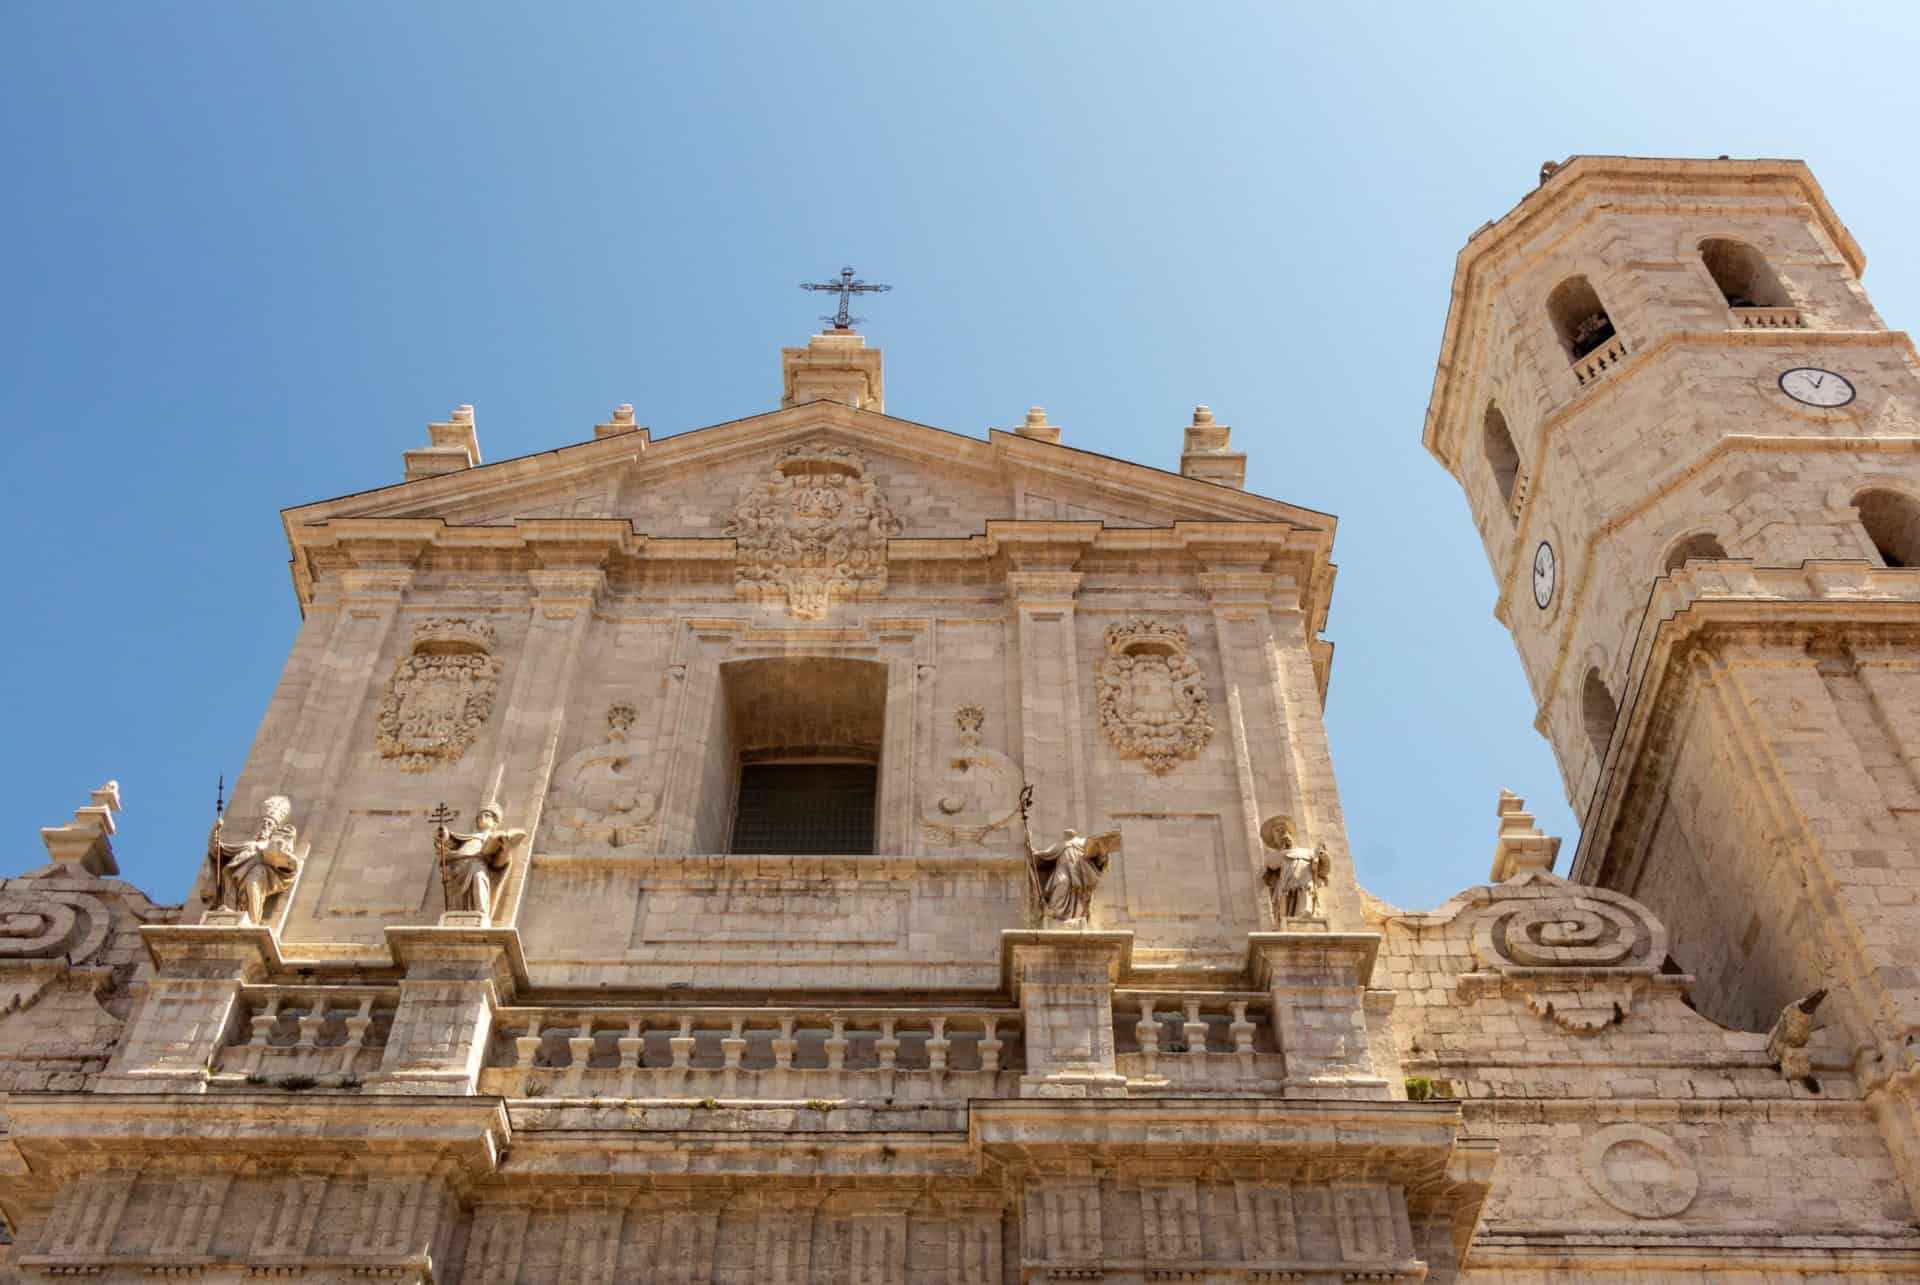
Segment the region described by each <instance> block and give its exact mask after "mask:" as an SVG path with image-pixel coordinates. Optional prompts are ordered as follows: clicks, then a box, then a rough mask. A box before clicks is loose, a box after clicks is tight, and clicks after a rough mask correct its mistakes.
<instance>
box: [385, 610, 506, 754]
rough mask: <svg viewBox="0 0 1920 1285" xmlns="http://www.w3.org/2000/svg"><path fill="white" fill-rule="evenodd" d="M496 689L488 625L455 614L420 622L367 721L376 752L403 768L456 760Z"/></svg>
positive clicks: (483, 720)
mask: <svg viewBox="0 0 1920 1285" xmlns="http://www.w3.org/2000/svg"><path fill="white" fill-rule="evenodd" d="M499 688H500V660H499V658H498V657H496V656H495V655H494V654H493V626H492V625H490V624H488V623H487V622H486V621H485V620H480V619H477V618H473V617H462V616H443V617H436V618H434V619H431V620H423V621H421V622H420V623H419V624H418V625H417V626H415V628H414V631H413V648H412V650H411V651H410V652H409V653H408V654H407V655H406V656H403V657H402V658H401V660H400V663H399V665H398V666H396V667H395V668H394V671H393V677H392V678H389V679H388V680H387V690H386V694H385V695H384V696H383V697H382V698H381V701H380V711H379V713H378V714H377V715H376V716H375V718H374V743H375V745H376V746H378V747H379V750H380V757H381V758H383V759H393V760H395V761H397V762H398V763H399V764H400V768H401V770H402V771H405V772H425V771H427V770H428V769H429V768H433V767H437V766H439V765H440V764H442V763H458V762H459V761H460V759H461V756H462V755H464V754H465V753H466V752H467V747H468V746H470V745H472V744H473V742H474V739H475V738H476V737H478V736H479V735H480V729H481V728H482V727H483V726H485V725H486V721H487V718H488V716H489V715H491V714H492V713H493V702H494V698H495V696H497V695H498V694H499Z"/></svg>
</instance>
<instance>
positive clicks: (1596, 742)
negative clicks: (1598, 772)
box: [1580, 668, 1619, 759]
mask: <svg viewBox="0 0 1920 1285" xmlns="http://www.w3.org/2000/svg"><path fill="white" fill-rule="evenodd" d="M1580 715H1581V717H1582V719H1584V720H1585V722H1586V725H1587V739H1588V740H1590V741H1592V742H1593V756H1594V758H1596V759H1604V758H1606V756H1607V742H1608V741H1610V740H1612V739H1613V724H1614V720H1615V719H1616V718H1618V717H1619V711H1618V710H1617V709H1616V708H1615V707H1614V703H1613V696H1612V694H1611V693H1609V692H1608V691H1607V685H1606V683H1605V682H1603V681H1602V680H1601V678H1600V671H1599V670H1598V669H1597V668H1595V669H1589V670H1587V682H1586V686H1585V687H1584V688H1583V689H1582V691H1581V693H1580Z"/></svg>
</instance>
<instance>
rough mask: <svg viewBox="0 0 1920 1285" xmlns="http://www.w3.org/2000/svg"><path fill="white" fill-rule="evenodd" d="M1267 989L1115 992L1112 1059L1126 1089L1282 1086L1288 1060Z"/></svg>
mask: <svg viewBox="0 0 1920 1285" xmlns="http://www.w3.org/2000/svg"><path fill="white" fill-rule="evenodd" d="M1271 1004H1272V999H1271V997H1270V996H1269V995H1268V994H1267V993H1266V992H1264V991H1245V992H1242V991H1206V992H1198V991H1149V990H1116V991H1115V992H1114V993H1113V1029H1114V1062H1115V1066H1116V1069H1117V1070H1119V1072H1120V1073H1121V1074H1122V1075H1124V1076H1126V1077H1127V1081H1128V1088H1129V1091H1133V1090H1137V1089H1141V1088H1145V1089H1148V1090H1150V1091H1151V1090H1154V1089H1159V1088H1162V1087H1165V1088H1172V1089H1178V1090H1180V1091H1182V1092H1189V1091H1195V1090H1206V1089H1215V1090H1220V1091H1233V1090H1245V1089H1248V1088H1252V1087H1256V1086H1258V1085H1262V1084H1265V1085H1278V1084H1279V1083H1280V1082H1281V1080H1282V1079H1283V1078H1284V1070H1285V1061H1284V1059H1283V1058H1282V1057H1281V1055H1280V1051H1279V1048H1278V1045H1277V1043H1276V1041H1275V1039H1274V1033H1273V1025H1272V1023H1271V1021H1269V1020H1267V1019H1268V1016H1269V1012H1268V1010H1269V1009H1270V1007H1271Z"/></svg>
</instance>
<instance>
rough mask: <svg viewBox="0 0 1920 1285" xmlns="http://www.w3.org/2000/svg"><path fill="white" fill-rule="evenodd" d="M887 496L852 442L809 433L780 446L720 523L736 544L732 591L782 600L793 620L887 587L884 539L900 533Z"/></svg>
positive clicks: (814, 616)
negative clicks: (810, 438) (729, 515)
mask: <svg viewBox="0 0 1920 1285" xmlns="http://www.w3.org/2000/svg"><path fill="white" fill-rule="evenodd" d="M900 529H901V528H900V520H899V519H898V518H896V517H895V516H894V515H893V509H892V508H891V507H890V506H889V505H888V504H887V497H886V496H884V495H882V494H881V493H880V488H879V486H878V485H876V484H875V482H874V481H873V479H872V478H870V477H868V476H867V462H866V459H865V457H864V456H862V455H861V454H860V452H859V451H857V450H855V449H854V448H853V447H851V446H846V445H843V444H840V443H836V442H831V441H827V440H825V439H815V440H813V441H808V442H798V443H795V444H794V445H791V446H788V447H786V448H784V449H783V450H781V451H780V452H779V453H778V454H777V455H775V456H774V458H773V466H772V467H771V468H770V469H768V470H767V473H766V474H765V476H763V477H761V478H758V479H756V480H754V481H752V482H750V483H748V484H747V485H746V486H745V487H744V488H743V489H742V490H741V492H740V498H739V500H738V501H737V502H736V503H735V505H734V510H733V517H732V518H731V519H730V520H729V521H728V523H727V525H726V527H725V528H724V529H723V532H722V533H723V534H725V535H730V536H732V537H733V539H734V544H735V551H736V552H735V558H736V560H735V563H734V579H733V583H734V589H735V591H736V592H737V593H738V594H739V595H740V596H741V597H743V598H758V599H761V600H765V601H784V602H785V603H786V605H787V612H788V614H789V615H791V616H793V617H794V619H796V620H818V619H820V618H821V617H823V616H825V615H826V614H827V612H828V611H829V610H830V609H831V608H832V607H833V605H834V604H835V603H837V602H843V601H846V600H848V599H851V598H859V597H871V596H872V595H874V594H878V593H880V592H882V591H884V590H885V589H886V587H887V541H888V540H889V539H890V538H892V537H893V536H896V535H899V534H900Z"/></svg>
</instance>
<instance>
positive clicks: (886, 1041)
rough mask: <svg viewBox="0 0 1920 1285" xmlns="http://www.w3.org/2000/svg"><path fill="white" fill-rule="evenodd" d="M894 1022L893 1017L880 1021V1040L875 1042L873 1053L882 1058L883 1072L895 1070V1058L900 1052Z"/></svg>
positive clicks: (881, 1066) (881, 1067)
mask: <svg viewBox="0 0 1920 1285" xmlns="http://www.w3.org/2000/svg"><path fill="white" fill-rule="evenodd" d="M894 1020H895V1019H893V1018H891V1017H883V1018H881V1019H880V1038H879V1039H877V1040H875V1041H874V1042H873V1051H874V1052H875V1053H877V1054H878V1055H879V1057H880V1069H881V1070H882V1071H891V1070H893V1062H894V1058H895V1057H896V1056H897V1055H898V1054H899V1052H900V1041H899V1040H897V1039H895V1038H894V1035H893V1026H894Z"/></svg>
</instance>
